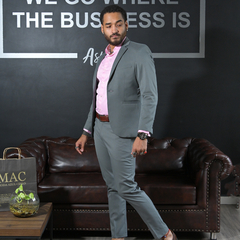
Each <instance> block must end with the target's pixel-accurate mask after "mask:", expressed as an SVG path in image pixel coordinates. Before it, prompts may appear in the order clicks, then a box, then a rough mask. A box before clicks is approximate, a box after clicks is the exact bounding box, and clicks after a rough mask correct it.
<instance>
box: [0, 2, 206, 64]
mask: <svg viewBox="0 0 240 240" xmlns="http://www.w3.org/2000/svg"><path fill="white" fill-rule="evenodd" d="M60 3H61V4H60ZM108 4H119V5H120V6H122V7H123V8H125V9H127V15H128V22H129V29H130V33H129V34H130V35H131V34H132V35H133V36H135V37H136V38H137V39H140V40H142V39H144V43H146V44H147V45H148V46H149V47H150V48H151V49H152V51H153V57H154V58H204V57H205V18H206V16H205V15H206V0H178V1H177V0H98V1H96V0H61V1H60V0H0V58H58V59H59V58H67V59H76V58H79V53H78V52H77V51H76V49H74V48H73V49H71V50H70V49H68V51H70V52H66V49H67V47H68V45H67V44H69V41H66V44H64V47H63V45H61V44H59V46H57V47H56V46H55V45H52V46H51V45H49V46H48V48H46V51H44V49H43V48H44V46H43V45H41V47H37V46H35V48H33V49H37V48H38V51H37V52H34V50H32V49H25V48H20V47H21V46H23V45H22V44H18V43H19V41H20V42H22V43H23V42H27V39H26V38H27V37H28V39H29V36H31V37H30V39H31V41H32V43H31V44H35V43H36V44H37V41H36V39H38V40H39V37H38V36H37V35H39V36H40V37H41V35H44V34H41V33H40V31H41V30H43V31H44V33H45V34H46V35H47V34H49V33H51V35H52V36H54V37H58V38H59V39H64V37H65V35H66V31H67V33H69V34H71V35H74V34H76V35H77V37H79V39H80V38H81V39H84V40H85V43H88V42H89V41H88V40H87V39H85V36H89V37H91V40H92V39H93V37H92V36H93V35H94V33H95V32H94V31H99V29H100V26H101V23H100V20H99V16H100V11H101V10H102V9H103V7H105V6H106V5H108ZM5 18H6V19H7V20H9V21H7V22H8V23H9V22H10V24H11V25H10V28H11V33H9V31H8V29H6V28H7V25H6V24H5V22H4V19H5ZM56 29H57V30H56ZM36 31H37V32H36ZM50 31H52V32H50ZM36 33H37V34H36ZM31 34H32V35H31ZM56 35H57V36H56ZM58 35H59V36H58ZM18 36H20V37H19V38H18ZM52 36H51V38H53V37H52ZM24 37H25V38H24ZM185 40H186V41H185ZM17 41H18V42H17ZM62 41H63V40H62ZM9 42H12V46H14V47H11V46H10V45H9V44H8V43H9ZM39 42H40V40H39ZM189 42H191V44H189ZM17 45H19V48H17ZM25 45H26V47H27V44H25ZM46 45H47V44H46ZM191 45H193V46H194V47H193V48H191V47H189V46H191ZM15 46H16V47H15ZM63 48H64V49H65V50H64V51H63V50H62V49H63ZM86 48H89V47H88V46H86ZM24 50H26V52H22V51H24ZM40 51H41V52H40ZM49 51H50V52H49ZM51 51H52V52H51Z"/></svg>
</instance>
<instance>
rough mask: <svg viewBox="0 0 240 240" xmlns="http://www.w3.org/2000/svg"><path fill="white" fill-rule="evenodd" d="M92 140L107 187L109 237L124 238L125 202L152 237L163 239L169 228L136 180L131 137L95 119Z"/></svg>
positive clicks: (125, 227)
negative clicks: (139, 218)
mask: <svg viewBox="0 0 240 240" xmlns="http://www.w3.org/2000/svg"><path fill="white" fill-rule="evenodd" d="M94 141H95V147H96V152H97V157H98V161H99V165H100V168H101V172H102V176H103V179H104V181H105V182H106V185H107V188H108V205H109V216H110V225H111V234H112V238H123V237H127V216H126V214H127V213H126V201H127V202H128V203H129V204H131V205H132V206H133V208H134V209H135V210H136V211H137V212H138V214H139V215H140V216H141V218H142V219H143V221H144V222H145V224H146V225H147V226H148V228H149V230H150V231H151V233H152V235H153V237H154V238H155V239H160V238H162V237H163V236H164V235H165V234H166V233H167V232H168V227H167V225H166V224H165V223H164V222H163V220H162V218H161V216H160V215H159V213H158V211H157V210H156V208H155V206H154V204H153V203H152V201H151V200H150V198H149V197H148V196H147V195H146V193H145V192H144V191H142V190H141V189H140V188H139V186H138V184H137V183H136V182H135V180H134V178H135V158H134V157H132V155H131V150H132V145H133V142H134V139H127V138H120V137H118V136H117V135H115V134H114V133H113V132H112V129H111V126H110V123H109V122H101V121H100V120H99V119H96V122H95V130H94Z"/></svg>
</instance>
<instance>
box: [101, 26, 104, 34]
mask: <svg viewBox="0 0 240 240" xmlns="http://www.w3.org/2000/svg"><path fill="white" fill-rule="evenodd" d="M101 32H102V34H104V31H103V25H102V24H101Z"/></svg>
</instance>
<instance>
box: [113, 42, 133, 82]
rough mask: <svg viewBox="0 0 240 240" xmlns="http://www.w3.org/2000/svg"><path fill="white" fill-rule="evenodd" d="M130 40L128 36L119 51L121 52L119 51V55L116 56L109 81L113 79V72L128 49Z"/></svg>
mask: <svg viewBox="0 0 240 240" xmlns="http://www.w3.org/2000/svg"><path fill="white" fill-rule="evenodd" d="M129 42H130V40H129V39H128V38H126V39H125V41H124V43H123V45H122V47H121V49H120V51H119V53H118V55H117V57H116V59H115V61H114V63H113V66H112V69H111V73H110V76H109V81H108V83H109V82H110V81H111V80H112V75H113V73H114V71H115V69H116V67H117V65H118V62H119V61H120V59H121V58H122V56H123V54H124V53H125V52H126V51H127V50H128V45H129Z"/></svg>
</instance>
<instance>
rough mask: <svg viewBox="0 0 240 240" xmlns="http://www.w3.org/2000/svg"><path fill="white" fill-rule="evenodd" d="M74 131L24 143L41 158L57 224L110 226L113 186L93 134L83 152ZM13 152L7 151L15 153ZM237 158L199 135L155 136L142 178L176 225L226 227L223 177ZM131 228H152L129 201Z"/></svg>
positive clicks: (41, 190) (141, 161)
mask: <svg viewBox="0 0 240 240" xmlns="http://www.w3.org/2000/svg"><path fill="white" fill-rule="evenodd" d="M75 141H76V139H73V138H70V137H59V138H50V137H38V138H32V139H28V140H26V141H25V142H23V143H22V144H21V145H20V146H19V147H20V148H21V149H22V156H23V157H28V156H34V157H36V161H37V181H38V194H39V197H40V200H41V201H42V202H53V206H54V212H53V217H54V229H55V230H84V231H109V217H108V201H107V188H106V186H105V183H104V181H103V179H102V176H101V173H100V169H99V165H98V161H97V157H96V153H95V148H94V141H93V139H91V138H90V139H89V141H88V142H87V145H86V149H85V152H84V154H83V155H79V154H78V153H77V151H76V150H75V149H74V146H75V144H74V143H75ZM15 155H16V154H15V153H11V152H10V153H9V154H8V156H7V157H13V156H15ZM231 170H232V163H231V160H230V159H229V157H228V156H226V155H225V154H223V153H222V152H221V151H220V150H219V149H217V148H216V147H215V146H214V145H212V144H211V143H209V142H208V141H206V140H204V139H195V138H184V139H175V138H165V139H154V138H150V139H149V143H148V153H147V154H146V155H145V156H138V157H137V159H136V181H137V182H138V184H139V186H140V187H141V188H142V189H143V190H144V191H145V192H146V193H147V194H148V195H149V197H150V198H151V199H152V201H153V203H154V204H155V206H156V208H157V209H158V211H159V213H160V214H161V216H162V218H163V219H164V221H165V222H166V223H167V225H168V226H169V227H170V228H171V229H173V230H174V231H177V232H180V231H187V232H189V231H194V232H196V231H197V232H210V233H216V232H219V231H220V197H221V180H222V179H224V178H226V177H227V176H228V175H229V174H230V173H231ZM127 209H128V210H127V212H128V213H127V214H128V228H129V231H148V229H147V227H146V225H145V224H144V223H143V221H142V220H141V219H140V217H139V216H138V214H137V213H136V211H135V210H134V209H133V208H132V207H131V206H130V205H128V206H127Z"/></svg>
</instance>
